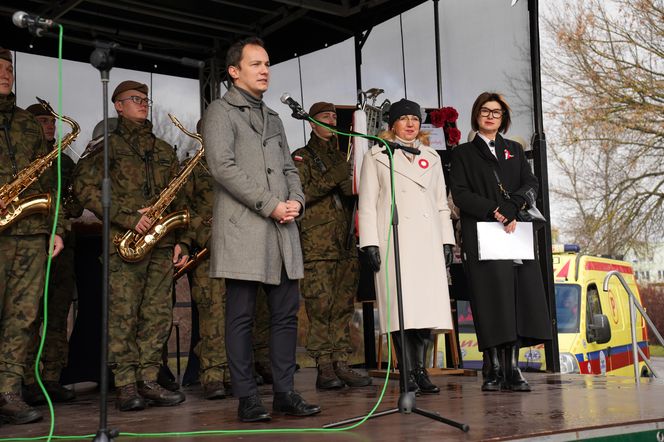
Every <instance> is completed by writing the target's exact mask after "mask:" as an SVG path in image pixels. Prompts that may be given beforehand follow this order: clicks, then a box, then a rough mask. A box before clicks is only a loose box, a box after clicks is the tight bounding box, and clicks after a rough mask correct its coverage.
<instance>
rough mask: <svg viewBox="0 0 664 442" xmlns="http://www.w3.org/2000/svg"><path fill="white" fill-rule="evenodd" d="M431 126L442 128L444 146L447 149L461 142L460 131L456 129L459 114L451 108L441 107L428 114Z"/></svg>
mask: <svg viewBox="0 0 664 442" xmlns="http://www.w3.org/2000/svg"><path fill="white" fill-rule="evenodd" d="M429 116H430V117H431V124H433V125H434V126H435V127H442V128H443V132H444V133H445V144H447V145H448V146H449V147H452V146H456V145H457V144H459V141H461V131H459V129H457V127H456V121H457V119H458V118H459V113H458V112H457V110H456V109H454V108H453V107H442V108H440V109H436V110H433V111H431V112H430V113H429Z"/></svg>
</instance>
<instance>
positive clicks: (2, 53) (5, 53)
mask: <svg viewBox="0 0 664 442" xmlns="http://www.w3.org/2000/svg"><path fill="white" fill-rule="evenodd" d="M0 58H1V59H3V60H7V61H8V62H10V63H12V64H13V63H14V61H13V60H12V51H10V50H9V49H5V48H1V47H0Z"/></svg>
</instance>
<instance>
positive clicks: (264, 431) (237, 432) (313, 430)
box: [0, 25, 394, 442]
mask: <svg viewBox="0 0 664 442" xmlns="http://www.w3.org/2000/svg"><path fill="white" fill-rule="evenodd" d="M61 74H62V26H61V25H60V44H59V52H58V113H59V114H60V115H62V109H61V106H62V75H61ZM309 120H310V121H311V122H313V123H315V124H317V125H319V126H321V127H324V128H325V129H327V130H329V131H331V132H334V133H336V134H341V135H345V136H347V137H362V138H367V139H372V140H376V141H378V142H381V143H383V144H384V145H385V147H386V152H387V155H389V157H390V186H391V188H390V195H391V204H390V223H389V225H390V226H391V225H392V219H393V216H394V166H393V161H392V151H391V150H390V148H389V146H388V144H387V142H386V141H385V140H383V139H382V138H379V137H375V136H371V135H365V134H359V133H355V132H353V133H346V132H342V131H339V130H337V129H335V128H332V127H329V126H326V125H325V124H323V123H321V122H319V121H316V120H314V119H313V118H311V117H309ZM58 132H59V133H62V120H61V119H60V120H59V127H58ZM60 141H61V139H60V137H58V144H59V146H61V144H60ZM60 153H61V152H59V153H58V198H57V202H56V210H55V218H54V223H53V230H52V232H51V244H50V247H51V249H52V247H53V244H52V242H53V238H54V236H53V235H54V234H55V228H56V225H57V214H58V209H59V206H60V187H61V185H60V184H61V176H60V173H61V172H60ZM351 222H354V220H351ZM391 241H392V229H390V230H389V232H388V236H387V248H386V254H385V285H386V289H387V329H388V330H389V328H390V311H391V309H390V283H389V265H388V260H389V256H390V254H389V252H387V251H389V250H390V245H391ZM51 258H52V257H51V254H50V252H49V259H48V265H47V269H46V280H47V281H48V276H49V272H50V268H51ZM47 295H48V284H46V287H45V290H44V327H43V329H44V332H43V333H42V338H41V342H40V345H39V351H38V353H37V363H36V367H38V366H39V360H40V358H41V352H42V348H43V345H44V338H45V336H46V323H47V322H46V321H47V307H46V306H47V302H46V301H47V300H48V298H47ZM378 363H379V364H380V361H378ZM391 365H392V337H391V334H390V333H389V332H388V333H387V372H386V373H385V379H384V380H383V386H382V389H381V392H380V395H379V397H378V400H377V401H376V403H375V404H374V405H373V407H372V408H371V410H370V411H369V412H368V413H367V415H366V416H364V418H362V420H360V421H358V422H356V423H354V424H352V425H349V426H347V427H340V428H275V429H261V430H202V431H182V432H164V433H131V432H121V433H120V434H119V435H118V437H122V436H126V437H137V438H156V437H182V436H231V435H264V434H298V433H323V434H324V433H339V432H344V431H348V430H353V429H355V428H357V427H359V426H360V425H362V424H364V423H365V422H366V421H367V420H369V418H371V416H372V415H373V414H374V413H375V412H376V409H377V408H378V407H379V406H380V404H381V403H382V402H383V398H384V397H385V391H386V390H387V383H388V380H389V376H390V369H391ZM35 375H36V377H37V380H38V382H39V385H40V387H41V388H42V391H43V392H44V395H45V397H46V400H47V402H48V407H49V412H50V418H51V423H50V429H49V434H48V436H36V437H12V438H3V439H0V442H9V441H39V440H44V439H45V440H47V441H50V440H82V439H90V438H93V437H94V436H95V434H85V435H78V436H73V435H72V436H56V435H53V429H54V426H55V414H54V412H53V404H52V403H51V400H50V398H49V397H48V394H47V393H46V389H45V388H44V387H43V384H42V383H41V379H40V378H39V370H38V369H37V368H35Z"/></svg>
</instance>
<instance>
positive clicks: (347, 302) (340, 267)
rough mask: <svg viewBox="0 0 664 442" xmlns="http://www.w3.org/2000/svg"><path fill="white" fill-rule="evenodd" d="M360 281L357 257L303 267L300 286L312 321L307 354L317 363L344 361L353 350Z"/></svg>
mask: <svg viewBox="0 0 664 442" xmlns="http://www.w3.org/2000/svg"><path fill="white" fill-rule="evenodd" d="M358 281H359V264H358V261H357V259H356V258H351V259H341V260H336V261H311V262H306V263H305V264H304V279H303V280H302V281H301V285H300V286H301V288H302V290H301V291H302V296H303V297H304V305H305V308H306V310H307V317H308V318H309V331H308V333H307V352H308V353H309V355H310V356H311V357H312V358H315V359H316V360H317V362H319V361H320V362H328V361H345V360H347V359H348V354H350V353H351V352H352V351H353V349H352V346H351V342H350V320H351V319H352V317H353V312H354V310H355V304H354V300H355V293H356V292H357V284H358Z"/></svg>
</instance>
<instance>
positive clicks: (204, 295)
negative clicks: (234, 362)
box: [191, 259, 270, 384]
mask: <svg viewBox="0 0 664 442" xmlns="http://www.w3.org/2000/svg"><path fill="white" fill-rule="evenodd" d="M209 273H210V261H209V260H208V259H206V260H204V261H203V262H201V263H200V264H199V265H198V267H196V268H195V269H194V271H193V274H192V279H191V284H192V285H191V297H192V299H193V300H194V302H195V303H196V308H197V309H198V329H199V334H200V341H198V343H197V344H196V346H195V347H194V353H195V354H196V356H198V359H199V361H200V364H201V367H200V376H199V379H200V381H201V383H202V384H207V383H210V382H215V381H225V382H230V372H229V371H228V361H227V359H226V331H225V328H226V285H225V284H224V280H223V279H221V278H210V277H209ZM269 318H270V312H269V308H268V305H267V296H266V295H265V292H264V291H263V290H262V289H260V290H259V293H258V298H257V299H256V320H255V321H254V328H253V335H254V347H253V348H254V359H255V360H256V361H260V362H265V363H269V361H270V355H269V346H268V342H269V337H270V319H269Z"/></svg>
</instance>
